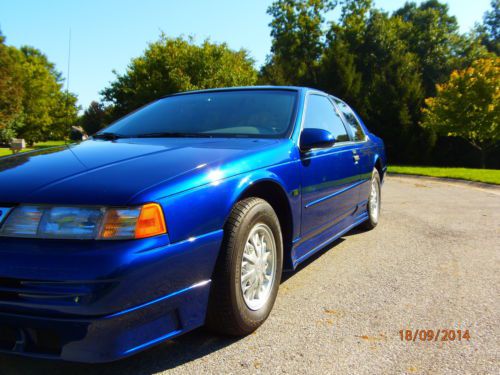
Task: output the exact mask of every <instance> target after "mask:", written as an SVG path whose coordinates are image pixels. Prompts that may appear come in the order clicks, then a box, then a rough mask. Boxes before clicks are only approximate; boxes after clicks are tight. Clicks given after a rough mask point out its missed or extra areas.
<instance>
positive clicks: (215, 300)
mask: <svg viewBox="0 0 500 375" xmlns="http://www.w3.org/2000/svg"><path fill="white" fill-rule="evenodd" d="M224 233H225V238H224V243H223V247H222V249H221V254H220V256H219V259H218V261H217V265H216V269H215V273H214V277H213V280H212V287H211V294H210V301H209V307H208V313H207V321H206V325H207V327H208V328H210V329H212V330H214V331H216V332H219V333H224V334H230V335H246V334H249V333H251V332H253V331H255V330H256V329H257V328H258V327H259V326H260V325H261V324H262V323H263V322H264V321H265V320H266V319H267V317H268V316H269V313H270V312H271V310H272V308H273V305H274V301H275V300H276V295H277V293H278V288H279V283H280V280H281V273H282V269H283V240H282V235H281V229H280V224H279V220H278V217H277V216H276V213H275V212H274V210H273V208H272V207H271V206H270V205H269V203H267V202H266V201H264V200H263V199H260V198H247V199H244V200H242V201H240V202H238V203H237V204H236V205H235V206H234V208H233V210H232V212H231V214H230V217H229V219H228V221H227V223H226V226H225V228H224Z"/></svg>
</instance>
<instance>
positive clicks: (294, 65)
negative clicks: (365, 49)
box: [261, 0, 333, 86]
mask: <svg viewBox="0 0 500 375" xmlns="http://www.w3.org/2000/svg"><path fill="white" fill-rule="evenodd" d="M331 9H333V2H332V1H328V0H277V1H275V2H273V3H272V4H271V6H270V7H269V8H268V10H267V13H268V14H269V15H271V16H272V17H273V20H272V21H271V23H270V24H269V26H270V27H271V37H272V46H271V56H269V57H268V60H267V63H266V65H265V66H264V67H263V68H262V70H261V76H262V80H263V81H265V82H266V83H273V84H297V85H298V84H302V85H312V86H315V85H317V84H318V79H317V69H318V63H319V58H320V56H321V53H322V48H323V42H324V41H323V39H324V30H323V26H324V22H325V20H324V16H323V14H324V12H326V11H328V10H331Z"/></svg>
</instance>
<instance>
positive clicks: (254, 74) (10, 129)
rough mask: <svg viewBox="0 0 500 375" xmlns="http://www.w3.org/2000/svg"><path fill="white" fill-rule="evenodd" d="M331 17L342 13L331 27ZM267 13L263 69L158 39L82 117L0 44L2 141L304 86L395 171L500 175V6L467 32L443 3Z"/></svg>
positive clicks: (300, 4)
mask: <svg viewBox="0 0 500 375" xmlns="http://www.w3.org/2000/svg"><path fill="white" fill-rule="evenodd" d="M333 11H336V12H339V11H340V17H339V18H338V20H336V21H333V22H327V21H326V19H327V18H329V17H330V16H331V14H332V12H333ZM268 14H269V15H271V17H272V21H271V23H270V25H269V26H270V28H271V38H272V45H271V51H270V53H269V55H268V56H267V58H266V62H265V64H264V65H263V66H262V67H261V68H260V69H259V70H257V69H256V68H255V62H254V61H253V59H252V58H251V57H250V54H249V52H248V51H246V50H243V49H242V50H239V51H235V50H232V49H230V48H229V47H228V46H227V45H226V44H224V43H222V44H218V43H212V42H210V41H208V40H207V41H204V42H203V43H202V44H197V43H195V41H194V40H192V39H191V38H169V37H167V36H166V35H164V34H162V35H161V36H160V38H159V39H158V40H157V41H156V42H153V43H150V44H149V45H148V46H147V48H146V50H145V52H144V53H143V54H142V55H141V56H139V57H136V58H133V59H132V60H131V62H130V64H129V65H128V68H127V70H126V71H125V73H123V74H117V73H115V75H116V77H115V80H114V81H113V82H111V83H110V84H109V86H108V87H105V88H104V89H103V90H102V91H101V100H100V101H95V102H92V103H91V104H90V106H89V107H88V108H86V109H85V111H84V112H83V114H82V115H81V116H80V117H79V118H78V116H77V113H78V110H79V108H77V106H76V96H75V95H74V94H71V93H65V92H64V90H63V87H62V79H61V75H60V73H58V72H56V71H55V69H54V66H53V64H51V63H50V62H49V61H48V60H47V58H46V57H45V56H44V55H43V54H42V53H41V52H40V51H37V50H35V49H33V48H31V47H22V48H20V49H16V48H14V47H9V46H6V45H5V43H4V38H3V37H1V39H0V142H1V141H2V139H3V140H6V139H8V138H9V137H11V136H12V135H16V136H20V137H23V138H26V139H27V140H28V141H30V142H33V141H38V140H42V139H48V138H54V137H62V136H64V135H65V134H67V132H68V131H69V129H68V126H70V125H74V124H80V125H81V126H82V127H83V128H84V129H85V130H86V131H87V132H88V133H89V134H93V133H95V132H96V131H98V130H99V129H101V128H102V127H104V126H105V125H107V124H109V123H110V122H112V121H114V120H116V119H117V118H119V117H121V116H123V115H125V114H126V113H128V112H130V111H133V110H135V109H137V108H138V107H140V106H142V105H144V104H146V103H148V102H150V101H152V100H154V99H157V98H159V97H161V96H163V95H166V94H170V93H175V92H179V91H186V90H194V89H204V88H212V87H227V86H249V85H256V84H263V85H267V84H273V85H301V86H309V87H315V88H319V89H322V90H325V91H327V92H329V93H331V94H334V95H336V96H339V97H341V98H343V99H345V100H346V101H347V102H348V103H350V104H351V105H352V106H353V107H354V108H355V109H356V110H357V112H358V113H359V114H360V115H361V117H362V118H363V119H364V120H365V122H366V123H367V125H368V126H369V128H370V129H371V130H372V131H373V132H374V133H376V134H378V135H380V136H381V137H383V138H384V140H385V142H386V147H387V152H388V154H389V158H390V161H391V162H393V163H396V162H397V163H406V164H426V163H433V164H441V165H462V166H477V165H482V166H489V167H494V168H499V167H500V164H499V163H500V157H499V156H500V151H499V147H498V145H499V141H500V140H499V133H500V130H499V128H498V122H499V118H500V113H499V112H500V108H499V105H498V102H499V97H500V94H499V90H500V88H499V82H500V60H499V56H498V55H499V51H500V42H499V33H500V31H499V30H500V0H493V1H491V9H490V10H488V12H487V13H485V15H484V18H483V21H482V23H480V24H477V25H476V26H475V27H474V29H473V30H471V31H470V32H468V33H466V34H463V33H460V32H459V27H458V22H457V20H456V18H455V17H453V16H452V15H450V14H449V9H448V6H447V5H446V4H444V3H441V2H440V1H438V0H427V1H424V2H422V3H420V4H416V3H414V2H407V3H405V4H404V5H403V6H402V7H401V8H399V9H397V10H396V11H394V12H392V13H388V12H385V11H383V10H382V9H378V8H375V7H374V5H373V1H372V0H339V1H332V0H276V1H274V2H273V3H272V4H271V6H270V7H269V8H268ZM330 18H331V17H330Z"/></svg>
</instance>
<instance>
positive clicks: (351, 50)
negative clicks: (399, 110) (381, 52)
mask: <svg viewBox="0 0 500 375" xmlns="http://www.w3.org/2000/svg"><path fill="white" fill-rule="evenodd" d="M371 9H372V1H371V0H345V1H344V3H343V6H342V9H341V16H340V20H339V22H338V23H335V22H332V23H331V25H330V30H329V31H328V33H327V36H326V45H325V48H324V50H323V55H322V57H321V62H320V68H319V71H320V74H319V75H320V79H319V86H320V87H321V88H322V89H324V90H326V91H328V92H331V93H332V94H335V95H337V96H339V97H341V98H343V99H345V100H347V101H348V102H349V103H351V104H353V105H354V106H356V107H357V108H358V110H361V111H363V108H362V105H361V100H360V93H361V90H362V79H363V76H362V72H361V70H360V65H361V60H362V59H361V58H360V56H361V55H362V51H361V46H362V44H363V41H364V39H365V36H366V25H367V23H368V18H369V12H370V10H371ZM363 114H364V113H363Z"/></svg>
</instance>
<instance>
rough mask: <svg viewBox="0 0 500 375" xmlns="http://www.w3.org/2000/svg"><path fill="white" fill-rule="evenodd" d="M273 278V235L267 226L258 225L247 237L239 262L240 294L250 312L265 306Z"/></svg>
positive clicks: (274, 258)
mask: <svg viewBox="0 0 500 375" xmlns="http://www.w3.org/2000/svg"><path fill="white" fill-rule="evenodd" d="M275 277H276V242H275V240H274V235H273V232H272V231H271V229H270V228H269V227H268V226H267V225H265V224H262V223H258V224H256V225H255V226H254V227H253V228H252V230H251V231H250V234H249V235H248V238H247V241H246V243H245V249H244V250H243V258H242V260H241V292H242V293H243V299H244V300H245V304H246V305H247V306H248V308H249V309H250V310H254V311H256V310H259V309H261V308H262V307H263V306H264V305H265V304H266V302H267V300H268V299H269V295H270V294H271V290H272V289H273V285H274V279H275Z"/></svg>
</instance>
